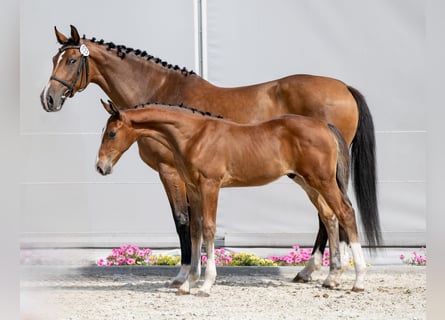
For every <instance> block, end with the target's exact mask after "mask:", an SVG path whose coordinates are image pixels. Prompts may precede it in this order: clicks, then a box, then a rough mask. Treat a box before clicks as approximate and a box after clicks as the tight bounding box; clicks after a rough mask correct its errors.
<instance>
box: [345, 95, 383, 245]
mask: <svg viewBox="0 0 445 320" xmlns="http://www.w3.org/2000/svg"><path fill="white" fill-rule="evenodd" d="M348 89H349V91H350V92H351V94H352V96H353V97H354V99H355V101H356V102H357V106H358V113H359V120H358V127H357V132H356V133H355V137H354V139H353V140H352V146H351V165H352V167H351V168H352V180H353V186H354V192H355V197H356V201H357V207H358V209H359V211H360V218H361V221H362V224H363V228H364V231H365V236H366V240H367V242H368V244H369V246H370V247H371V248H373V247H374V248H375V247H376V246H378V245H380V244H381V243H382V236H381V230H380V221H379V211H378V206H377V168H376V154H375V134H374V123H373V120H372V116H371V112H370V111H369V108H368V105H367V103H366V100H365V98H364V97H363V95H362V94H361V93H360V92H359V91H358V90H357V89H355V88H353V87H350V86H348Z"/></svg>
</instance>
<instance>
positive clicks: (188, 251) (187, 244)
mask: <svg viewBox="0 0 445 320" xmlns="http://www.w3.org/2000/svg"><path fill="white" fill-rule="evenodd" d="M159 176H160V178H161V181H162V184H163V185H164V189H165V191H166V193H167V197H168V200H169V203H170V207H171V210H172V214H173V220H174V221H175V226H176V232H177V234H178V237H179V244H180V247H181V268H180V270H179V273H178V274H177V275H176V277H175V278H173V280H172V283H171V286H172V287H179V286H180V285H181V284H183V283H184V281H185V280H186V279H187V276H188V274H189V272H190V262H191V256H192V248H191V240H190V223H189V212H188V210H189V208H188V204H187V196H186V190H185V184H184V182H183V181H182V180H181V178H180V177H179V175H178V172H177V171H176V169H175V168H173V167H171V166H168V165H160V166H159Z"/></svg>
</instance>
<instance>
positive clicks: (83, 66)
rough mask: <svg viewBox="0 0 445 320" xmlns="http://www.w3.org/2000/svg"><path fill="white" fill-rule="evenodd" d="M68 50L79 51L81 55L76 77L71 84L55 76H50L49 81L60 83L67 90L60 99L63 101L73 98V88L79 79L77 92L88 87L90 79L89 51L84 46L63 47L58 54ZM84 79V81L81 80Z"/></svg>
mask: <svg viewBox="0 0 445 320" xmlns="http://www.w3.org/2000/svg"><path fill="white" fill-rule="evenodd" d="M68 49H79V51H80V53H81V60H80V63H79V67H78V68H77V71H76V75H75V77H74V79H73V81H72V82H71V83H69V82H67V81H65V80H62V79H60V78H57V77H55V76H51V77H50V80H55V81H57V82H60V83H61V84H63V85H64V86H65V87H67V90H66V91H65V92H64V94H63V96H62V99H65V98H66V97H69V98H71V97H72V96H74V86H75V85H76V83H77V81H79V78H80V89H79V90H77V91H78V92H81V91H83V90H84V89H85V88H86V87H87V85H88V79H89V77H90V66H89V63H88V55H89V50H88V48H87V46H86V45H85V44H82V45H80V46H65V47H62V48H60V49H59V53H62V52H63V51H65V50H68ZM84 78H85V81H84V80H83V79H84Z"/></svg>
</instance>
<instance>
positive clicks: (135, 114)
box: [97, 101, 366, 296]
mask: <svg viewBox="0 0 445 320" xmlns="http://www.w3.org/2000/svg"><path fill="white" fill-rule="evenodd" d="M102 104H103V105H104V107H105V109H106V110H107V111H108V112H109V113H110V114H111V117H110V118H109V119H108V121H107V126H106V128H105V130H104V134H103V137H102V143H101V146H100V149H99V153H98V157H97V170H98V171H99V172H100V173H101V174H103V175H106V174H109V173H111V171H112V168H113V166H114V165H115V164H116V162H117V161H118V160H119V158H120V157H121V156H122V154H123V153H124V152H125V151H126V150H128V148H129V147H130V146H131V145H132V144H133V143H134V142H135V141H139V140H140V139H145V138H150V139H153V140H155V141H157V142H158V143H160V144H162V145H163V146H165V147H166V148H167V149H168V150H170V151H171V153H172V154H173V155H174V157H173V158H174V162H175V167H176V168H177V170H178V173H179V175H180V177H181V179H182V181H184V182H185V184H186V190H187V195H188V197H189V201H190V208H191V212H190V232H191V241H192V261H191V270H190V274H189V276H188V278H187V279H186V281H185V282H184V283H183V284H182V285H181V286H180V288H179V291H178V293H179V294H188V293H190V287H191V286H193V285H195V284H196V282H197V281H198V280H199V277H200V270H201V265H200V262H201V245H202V241H204V243H205V246H206V251H207V268H206V272H205V280H204V283H203V285H202V287H201V288H200V290H199V294H200V295H205V296H207V295H208V294H209V291H210V288H211V286H212V285H213V283H214V282H215V279H216V266H215V257H214V239H215V230H216V215H217V203H218V193H219V190H220V189H221V188H224V187H247V186H259V185H264V184H267V183H270V182H272V181H275V180H276V179H278V178H280V177H282V176H284V175H287V176H288V177H289V178H291V179H292V180H294V181H295V182H296V183H298V184H299V185H300V186H301V187H302V188H303V189H304V190H305V191H306V193H307V195H308V196H309V199H310V200H311V202H312V203H313V205H314V206H315V207H316V208H317V210H318V213H319V217H320V219H321V220H322V222H323V223H324V225H325V227H326V230H327V234H328V238H329V247H330V253H331V256H330V263H331V266H330V270H329V275H328V277H327V278H326V280H325V281H324V283H323V285H324V286H326V287H329V288H332V287H335V286H336V285H337V284H338V277H339V275H340V274H341V270H342V266H341V258H340V252H339V228H338V225H339V224H340V225H341V226H342V227H343V228H344V230H345V232H346V234H347V236H348V238H349V239H350V241H351V249H352V254H353V258H354V263H355V271H356V279H355V283H354V287H353V289H352V290H354V291H362V290H363V289H364V283H363V278H364V274H365V270H366V265H365V261H364V258H363V253H362V249H361V245H360V242H359V240H358V232H357V225H356V220H355V213H354V209H353V208H352V206H351V202H350V201H349V199H348V196H347V193H346V189H347V181H348V175H349V150H348V147H347V145H346V142H345V141H344V139H343V137H342V135H341V133H340V132H339V131H338V130H337V129H336V128H335V127H334V126H332V125H330V124H327V123H326V122H323V121H321V120H317V119H314V118H309V117H303V116H298V115H282V116H279V117H276V118H273V119H271V120H266V121H263V122H257V123H255V124H240V123H236V122H233V121H229V120H225V119H221V118H215V117H210V116H205V115H199V114H196V112H195V109H192V110H187V109H184V108H181V107H175V106H159V105H153V104H151V105H150V104H149V105H145V106H144V105H142V108H131V109H128V110H126V111H123V110H120V109H119V108H117V107H116V106H115V105H114V104H113V103H112V102H111V101H109V103H105V102H103V101H102Z"/></svg>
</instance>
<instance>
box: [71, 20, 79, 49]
mask: <svg viewBox="0 0 445 320" xmlns="http://www.w3.org/2000/svg"><path fill="white" fill-rule="evenodd" d="M70 27H71V39H73V43H74V45H75V46H77V45H79V44H80V36H79V32H77V29H76V27H75V26H73V25H70Z"/></svg>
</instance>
